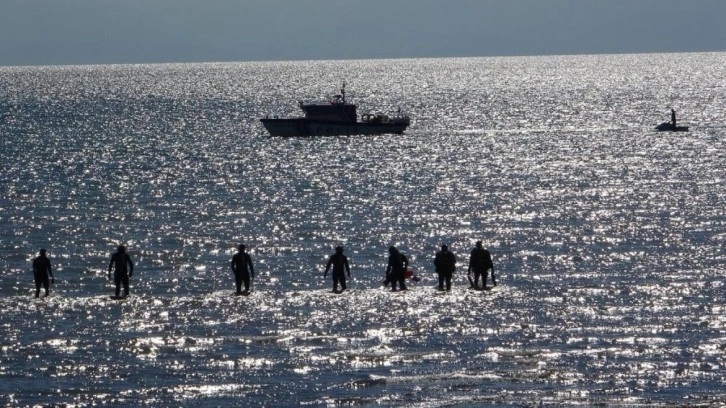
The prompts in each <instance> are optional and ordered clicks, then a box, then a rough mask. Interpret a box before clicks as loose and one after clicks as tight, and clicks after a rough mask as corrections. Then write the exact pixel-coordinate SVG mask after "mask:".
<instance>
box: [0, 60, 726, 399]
mask: <svg viewBox="0 0 726 408" xmlns="http://www.w3.org/2000/svg"><path fill="white" fill-rule="evenodd" d="M725 63H726V54H723V53H716V54H661V55H624V56H578V57H541V58H472V59H431V60H426V59H419V60H375V61H320V62H288V63H240V64H184V65H136V66H123V65H119V66H89V67H33V68H31V67H17V68H12V67H11V68H0V135H1V137H0V144H1V147H0V149H2V150H0V151H1V152H2V153H1V155H0V160H1V164H0V166H2V167H1V168H2V176H1V178H0V186H1V187H0V189H1V191H2V195H1V197H0V200H2V201H0V203H1V205H0V207H1V208H0V237H1V238H0V239H1V241H0V273H1V274H2V285H1V286H0V302H1V303H2V305H1V306H2V310H3V314H2V316H1V317H0V326H1V327H2V329H1V330H2V333H3V335H2V340H1V341H2V343H0V348H1V350H0V378H1V379H2V380H3V381H0V402H2V403H3V404H5V405H9V406H33V405H42V404H51V403H57V404H60V405H65V406H92V405H100V404H105V405H107V406H128V405H134V406H179V405H182V406H237V405H239V404H245V405H250V406H262V405H267V406H269V405H274V406H286V405H288V406H292V405H309V406H321V405H341V404H347V405H361V406H388V405H404V406H421V407H435V406H451V405H456V406H467V405H469V406H473V405H479V404H493V405H500V406H506V405H534V404H542V405H557V406H562V405H593V404H606V405H615V406H617V405H622V406H632V405H663V406H670V405H672V404H681V405H692V406H700V405H703V406H706V405H713V404H716V403H717V402H718V401H721V400H723V399H726V392H724V391H723V389H725V388H724V385H725V384H724V383H725V382H726V376H724V350H725V349H726V334H725V333H726V331H725V330H726V318H724V314H725V313H724V309H725V307H724V288H723V280H724V279H723V278H724V274H725V273H726V270H725V269H724V266H723V265H724V260H725V258H726V256H725V255H724V253H725V251H724V245H725V243H726V227H725V217H724V211H723V209H724V207H725V206H724V204H725V201H726V200H725V198H726V193H724V191H726V188H724V187H726V182H725V181H724V175H725V172H724V168H723V163H724V159H725V157H724V134H725V133H726V100H725V98H726V97H725V96H724V95H726V92H725V91H726V82H724V80H723V78H726V72H724V71H726V68H724V67H726V64H725ZM343 81H345V82H346V83H347V86H348V88H347V90H348V97H349V99H351V100H352V101H354V102H356V103H358V105H359V113H362V112H364V111H368V110H371V111H378V110H380V111H383V112H392V111H394V110H395V109H397V107H398V106H401V107H402V108H403V109H404V110H406V111H407V112H408V113H409V114H410V115H411V117H412V118H413V124H412V126H411V127H410V128H409V129H408V131H407V132H406V134H405V135H403V136H376V137H340V138H336V137H333V138H311V139H280V138H269V137H267V136H266V134H265V131H264V129H263V128H262V127H261V125H260V124H259V122H258V121H257V118H259V117H262V116H265V115H268V114H269V115H279V116H289V115H297V112H296V110H297V101H298V100H306V101H318V100H325V98H326V97H327V96H328V95H329V94H332V93H334V92H335V91H336V90H337V89H336V87H337V86H339V84H341V83H342V82H343ZM671 106H673V107H675V108H676V109H678V111H679V114H680V116H681V118H682V119H681V120H682V122H683V123H684V124H686V125H689V126H691V132H689V133H685V134H682V133H656V132H653V131H652V127H653V126H654V125H656V124H657V123H660V122H662V121H666V120H668V119H669V118H670V115H669V112H670V107H671ZM478 239H481V240H483V241H484V245H485V246H486V247H487V248H489V249H490V251H491V252H492V254H493V257H494V262H495V267H496V271H497V273H498V276H499V281H500V285H499V286H498V287H497V289H496V290H494V291H487V292H478V291H470V290H467V287H468V283H467V282H466V278H465V271H466V263H467V260H468V255H467V254H468V252H469V250H470V249H471V247H472V245H473V243H474V241H476V240H478ZM121 242H123V243H125V244H126V245H127V246H128V248H129V252H130V254H131V256H132V257H133V258H134V260H135V262H136V266H137V269H136V273H135V274H134V277H133V278H132V297H131V298H129V299H127V300H125V301H120V302H117V301H110V300H108V295H110V294H112V292H113V288H112V286H111V284H110V283H109V282H108V281H107V280H106V277H105V270H106V267H107V264H108V259H109V256H110V254H111V252H112V251H113V250H114V248H115V247H116V245H118V244H119V243H121ZM239 242H244V243H246V244H247V245H248V247H249V248H250V253H251V255H252V257H253V261H254V262H255V269H256V272H257V275H258V276H257V278H256V279H255V281H254V283H253V292H252V294H251V295H250V296H248V297H234V296H231V293H232V291H233V285H232V282H231V281H230V279H231V275H230V272H229V260H230V259H231V257H232V254H233V253H234V248H235V246H236V245H237V243H239ZM442 242H445V243H448V244H449V246H450V247H451V248H452V249H453V250H454V252H455V253H456V255H457V257H458V259H459V268H458V272H457V274H456V277H455V282H454V289H453V290H452V292H451V293H439V292H437V291H435V290H434V289H433V285H434V284H435V277H434V273H433V265H432V262H433V255H434V253H435V251H436V249H437V248H438V246H439V245H440V244H441V243H442ZM338 244H343V245H344V246H345V248H346V254H347V255H348V256H349V258H350V260H351V263H352V267H353V279H352V282H350V285H349V286H350V290H349V291H347V292H346V293H344V294H342V295H335V294H332V293H330V288H331V282H330V281H329V280H324V279H323V278H322V272H323V268H324V264H325V261H326V259H327V256H328V255H330V254H331V253H332V252H333V248H334V246H335V245H338ZM391 244H393V245H397V246H398V247H399V248H400V249H402V251H403V252H404V253H406V254H407V255H408V257H409V259H410V260H411V262H412V266H413V267H414V269H415V270H416V272H417V274H419V275H420V276H421V277H422V278H423V281H422V282H419V283H412V284H411V285H410V287H411V290H409V291H408V292H405V293H391V292H389V291H386V290H384V289H382V288H381V287H380V282H381V280H382V275H383V272H384V269H385V261H386V250H387V247H388V246H389V245H391ZM40 247H46V248H48V250H49V254H50V258H51V260H52V262H53V265H54V267H55V275H56V278H57V279H56V284H55V285H54V287H53V294H52V296H51V297H50V298H47V299H44V300H34V299H33V298H32V292H33V287H32V286H33V285H32V273H31V272H30V261H31V259H32V258H33V257H34V256H35V254H36V253H37V250H38V248H40Z"/></svg>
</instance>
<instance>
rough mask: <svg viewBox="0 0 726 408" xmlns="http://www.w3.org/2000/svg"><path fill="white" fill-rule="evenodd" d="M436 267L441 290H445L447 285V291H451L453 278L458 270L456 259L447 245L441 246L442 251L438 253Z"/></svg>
mask: <svg viewBox="0 0 726 408" xmlns="http://www.w3.org/2000/svg"><path fill="white" fill-rule="evenodd" d="M434 267H435V268H436V273H437V274H438V275H439V290H444V284H446V290H447V291H449V290H451V278H452V277H453V275H454V271H455V270H456V257H455V256H454V254H453V253H452V252H451V251H449V247H448V246H446V244H444V245H441V251H439V252H437V253H436V257H435V258H434Z"/></svg>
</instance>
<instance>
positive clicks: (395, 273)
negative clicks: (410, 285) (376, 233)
mask: <svg viewBox="0 0 726 408" xmlns="http://www.w3.org/2000/svg"><path fill="white" fill-rule="evenodd" d="M407 268H408V258H406V255H404V254H402V253H401V252H400V251H399V250H398V249H397V248H396V247H395V246H391V247H389V248H388V266H387V267H386V280H385V281H384V282H383V286H387V285H388V284H389V283H390V284H391V291H393V292H395V291H396V282H398V287H399V289H401V290H406V289H407V288H406V269H407Z"/></svg>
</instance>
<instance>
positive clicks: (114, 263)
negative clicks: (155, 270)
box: [108, 245, 134, 297]
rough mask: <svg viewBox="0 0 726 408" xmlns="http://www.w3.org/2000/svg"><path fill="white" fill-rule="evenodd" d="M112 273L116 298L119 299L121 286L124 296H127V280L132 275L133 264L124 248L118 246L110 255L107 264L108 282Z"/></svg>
mask: <svg viewBox="0 0 726 408" xmlns="http://www.w3.org/2000/svg"><path fill="white" fill-rule="evenodd" d="M112 271H113V282H114V283H115V284H116V297H120V294H121V285H123V287H124V296H123V297H127V296H128V295H129V278H130V277H131V276H133V274H134V262H133V261H132V260H131V257H130V256H129V254H127V253H126V247H125V246H123V245H119V246H118V249H117V250H116V253H114V254H113V255H111V262H109V263H108V280H111V272H112Z"/></svg>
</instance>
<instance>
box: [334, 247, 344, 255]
mask: <svg viewBox="0 0 726 408" xmlns="http://www.w3.org/2000/svg"><path fill="white" fill-rule="evenodd" d="M335 253H336V254H342V253H343V246H342V245H338V246H337V247H335Z"/></svg>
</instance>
